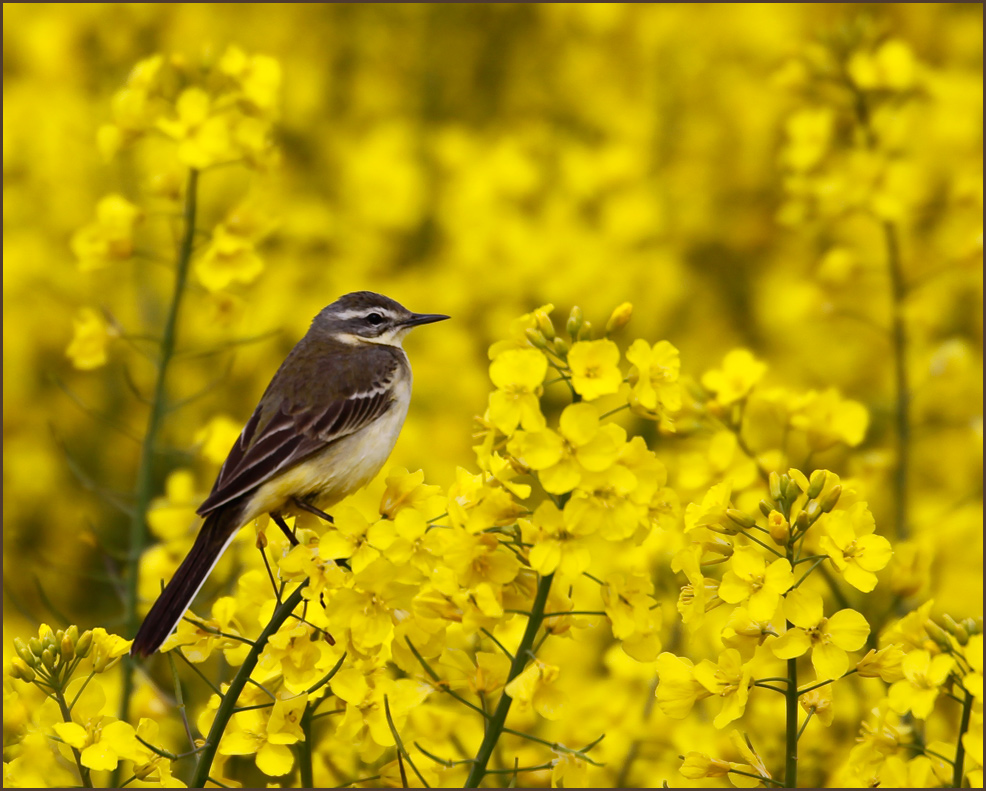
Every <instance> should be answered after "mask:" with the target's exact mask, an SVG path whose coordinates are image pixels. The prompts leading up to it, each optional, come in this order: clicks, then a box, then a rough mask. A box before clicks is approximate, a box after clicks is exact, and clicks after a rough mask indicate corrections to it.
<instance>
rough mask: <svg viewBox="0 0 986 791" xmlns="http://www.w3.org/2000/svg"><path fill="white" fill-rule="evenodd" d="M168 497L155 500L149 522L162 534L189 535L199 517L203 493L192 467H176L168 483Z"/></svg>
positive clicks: (158, 533)
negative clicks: (190, 469)
mask: <svg viewBox="0 0 986 791" xmlns="http://www.w3.org/2000/svg"><path fill="white" fill-rule="evenodd" d="M164 492H165V496H164V497H157V498H155V499H154V500H152V501H151V507H150V509H149V510H148V512H147V524H148V526H149V527H150V528H151V531H152V532H153V533H154V535H156V536H157V537H158V538H162V539H165V540H174V539H178V538H184V537H185V536H186V535H188V529H189V527H190V526H191V525H194V524H195V522H196V519H197V518H198V517H197V516H196V514H195V509H196V508H197V507H198V505H199V503H201V502H202V495H201V493H200V492H199V491H198V489H197V487H196V485H195V476H194V475H193V474H192V473H191V472H190V471H189V470H175V471H174V472H173V473H171V474H170V475H169V476H168V478H167V480H166V481H165V483H164Z"/></svg>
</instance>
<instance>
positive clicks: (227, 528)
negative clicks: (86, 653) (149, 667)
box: [130, 507, 240, 656]
mask: <svg viewBox="0 0 986 791" xmlns="http://www.w3.org/2000/svg"><path fill="white" fill-rule="evenodd" d="M239 511H240V509H239V508H236V507H226V508H220V509H218V510H216V511H213V512H212V513H211V514H209V515H208V516H207V517H206V519H205V522H203V523H202V529H201V530H200V531H199V534H198V536H197V537H196V539H195V543H194V544H193V545H192V548H191V550H190V551H189V553H188V555H187V556H186V557H185V559H184V560H183V561H182V563H181V565H180V566H179V567H178V570H177V571H176V572H175V575H174V576H173V577H172V578H171V582H169V583H168V584H167V586H166V587H165V589H164V591H162V593H161V596H160V597H159V598H158V600H157V601H156V602H154V606H153V607H151V610H150V612H149V613H147V617H146V618H145V619H144V623H142V624H141V626H140V629H138V630H137V634H136V636H135V637H134V641H133V645H131V647H130V654H131V656H150V655H151V654H153V653H154V652H155V651H157V650H158V649H159V648H160V647H161V644H162V643H163V642H164V641H165V640H166V639H167V638H168V636H169V635H170V634H171V633H172V632H173V631H174V630H175V627H176V626H178V622H179V621H180V620H181V619H182V616H183V615H184V614H185V611H186V610H187V609H188V607H189V605H190V604H191V603H192V599H194V598H195V594H197V593H198V592H199V588H201V587H202V584H203V583H204V582H205V580H206V578H207V577H208V576H209V573H210V572H211V571H212V569H213V567H215V565H216V563H217V562H218V561H219V558H220V557H222V554H223V552H225V551H226V547H228V546H229V543H230V541H232V540H233V538H234V536H236V533H237V531H238V529H239V527H240V521H239Z"/></svg>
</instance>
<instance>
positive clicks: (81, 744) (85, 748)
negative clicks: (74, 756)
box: [54, 717, 140, 771]
mask: <svg viewBox="0 0 986 791" xmlns="http://www.w3.org/2000/svg"><path fill="white" fill-rule="evenodd" d="M109 720H110V718H109V717H102V718H101V722H100V723H99V724H98V726H96V727H93V728H91V729H86V728H83V727H82V726H81V725H79V724H78V723H75V722H58V723H55V726H54V728H55V733H57V734H58V736H59V738H60V739H61V740H62V741H63V742H65V743H66V744H68V745H70V746H71V747H74V748H76V749H77V750H79V751H80V752H81V759H82V765H83V766H85V767H87V768H88V769H98V770H107V771H108V770H111V769H116V765H117V764H118V763H119V762H120V761H122V760H128V759H129V760H133V759H135V758H136V757H137V753H138V751H139V748H140V742H138V741H137V735H136V733H137V732H136V731H135V730H134V726H133V725H131V724H130V723H129V722H121V721H120V720H114V721H109Z"/></svg>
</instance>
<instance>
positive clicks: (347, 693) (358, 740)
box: [330, 668, 432, 760]
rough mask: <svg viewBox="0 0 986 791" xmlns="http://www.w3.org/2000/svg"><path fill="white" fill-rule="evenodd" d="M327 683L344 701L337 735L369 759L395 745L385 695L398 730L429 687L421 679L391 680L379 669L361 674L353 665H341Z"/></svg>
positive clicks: (423, 698)
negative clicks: (381, 673)
mask: <svg viewBox="0 0 986 791" xmlns="http://www.w3.org/2000/svg"><path fill="white" fill-rule="evenodd" d="M330 683H331V686H332V693H333V694H334V695H335V696H336V697H338V698H339V699H340V700H342V701H344V702H345V704H346V712H345V714H344V715H343V717H342V719H341V720H340V721H339V724H338V726H337V730H336V735H337V736H338V738H340V739H342V740H343V742H347V743H349V744H351V745H352V746H353V747H355V748H357V749H359V750H360V752H361V754H362V755H363V757H364V759H368V760H369V759H372V758H374V757H376V755H380V754H381V753H382V752H383V748H385V747H393V746H394V736H393V733H392V732H391V730H390V725H389V723H388V722H387V712H386V708H385V706H384V697H386V698H387V704H388V705H389V708H390V714H391V718H392V719H393V722H394V725H395V726H396V727H397V729H398V730H400V729H401V727H402V726H403V725H404V723H405V721H406V720H407V716H408V714H409V712H410V711H411V710H412V709H414V708H416V707H418V706H420V705H421V703H423V702H424V701H425V699H426V698H427V697H428V695H429V694H431V691H432V690H431V688H430V687H429V686H428V685H427V684H425V683H423V682H420V681H413V680H411V679H406V678H405V679H399V680H397V681H394V680H392V679H389V678H386V677H385V676H383V675H380V674H378V673H377V674H371V675H364V674H363V673H361V672H360V671H359V670H356V669H355V668H343V669H342V670H340V671H339V672H338V673H336V675H335V676H334V677H333V678H332V681H331V682H330Z"/></svg>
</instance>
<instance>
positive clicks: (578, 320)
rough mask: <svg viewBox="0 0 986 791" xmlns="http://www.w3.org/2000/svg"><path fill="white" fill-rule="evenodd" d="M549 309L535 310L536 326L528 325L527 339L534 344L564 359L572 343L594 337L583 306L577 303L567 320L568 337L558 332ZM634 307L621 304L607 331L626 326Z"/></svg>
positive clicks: (611, 318) (566, 330)
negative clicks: (584, 314) (583, 311)
mask: <svg viewBox="0 0 986 791" xmlns="http://www.w3.org/2000/svg"><path fill="white" fill-rule="evenodd" d="M549 310H550V308H549V309H545V308H538V309H537V310H535V311H534V314H533V315H534V324H535V326H534V327H528V328H527V330H526V331H525V333H524V334H525V335H526V337H527V340H528V341H529V342H530V343H531V345H532V346H534V347H535V348H538V349H542V350H544V351H547V352H549V353H551V354H553V355H555V356H556V357H558V358H560V359H562V360H564V359H567V357H568V352H569V350H570V349H571V348H572V344H573V343H576V342H577V341H583V340H588V339H590V338H591V337H592V323H591V322H589V321H586V320H585V317H584V316H583V314H582V308H580V307H579V306H578V305H576V306H575V307H574V308H572V312H571V313H570V314H569V316H568V319H567V321H566V322H565V332H566V334H567V335H568V337H567V338H565V337H563V336H561V335H559V334H558V332H557V330H556V329H555V325H554V322H552V320H551V316H550V315H549ZM631 312H632V307H631V306H630V305H629V303H626V304H625V305H620V306H619V307H618V308H617V309H616V310H615V311H613V315H612V316H611V317H610V319H609V321H608V322H607V324H606V333H607V334H609V333H610V332H611V331H615V330H616V329H619V328H620V327H622V326H624V325H625V324H626V323H627V321H629V320H630V313H631Z"/></svg>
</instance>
